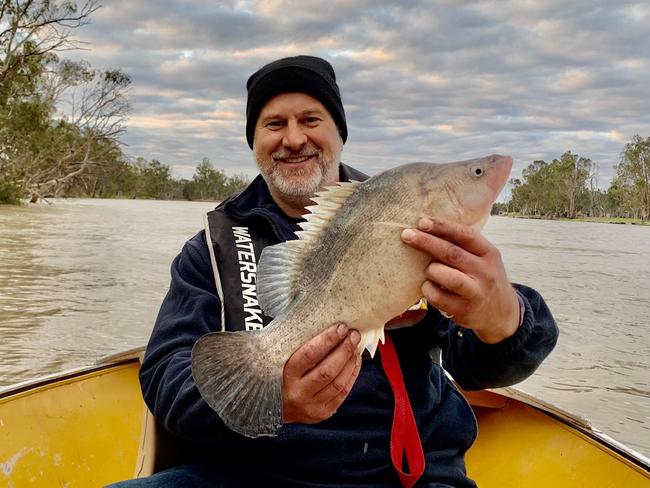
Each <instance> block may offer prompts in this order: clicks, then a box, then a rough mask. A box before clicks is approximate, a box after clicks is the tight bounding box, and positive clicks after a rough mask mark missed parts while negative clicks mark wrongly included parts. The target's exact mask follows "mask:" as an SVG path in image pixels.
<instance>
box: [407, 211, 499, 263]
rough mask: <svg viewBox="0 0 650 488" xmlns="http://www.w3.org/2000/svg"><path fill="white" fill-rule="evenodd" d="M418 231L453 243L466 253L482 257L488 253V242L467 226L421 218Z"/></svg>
mask: <svg viewBox="0 0 650 488" xmlns="http://www.w3.org/2000/svg"><path fill="white" fill-rule="evenodd" d="M418 229H420V230H421V231H424V232H427V233H429V234H433V235H436V236H438V237H440V238H442V239H444V240H446V241H450V242H453V243H455V244H457V245H459V246H460V247H462V248H463V249H465V250H466V251H469V252H470V253H472V254H475V255H477V256H483V255H485V254H487V253H488V252H489V251H490V248H491V244H490V242H489V241H488V240H487V239H486V238H485V237H484V236H482V235H481V233H480V232H478V231H477V230H475V229H473V228H472V227H470V226H468V225H463V224H459V223H457V222H452V221H450V220H445V219H441V218H438V217H432V218H422V219H420V221H419V222H418Z"/></svg>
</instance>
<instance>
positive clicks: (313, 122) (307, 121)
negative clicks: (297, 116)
mask: <svg viewBox="0 0 650 488" xmlns="http://www.w3.org/2000/svg"><path fill="white" fill-rule="evenodd" d="M319 122H320V119H319V118H318V117H306V118H305V124H307V125H316V124H318V123H319Z"/></svg>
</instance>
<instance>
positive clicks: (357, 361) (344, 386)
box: [314, 354, 361, 407]
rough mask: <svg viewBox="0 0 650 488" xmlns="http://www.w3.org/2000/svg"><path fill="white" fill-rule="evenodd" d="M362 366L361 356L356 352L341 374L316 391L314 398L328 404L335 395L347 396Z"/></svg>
mask: <svg viewBox="0 0 650 488" xmlns="http://www.w3.org/2000/svg"><path fill="white" fill-rule="evenodd" d="M360 368H361V356H359V354H354V355H353V356H352V357H350V358H349V359H348V361H347V362H346V363H345V364H344V366H343V368H342V369H341V371H340V372H339V374H338V375H337V376H336V377H335V378H334V379H333V380H332V381H331V382H330V383H329V384H328V385H327V386H325V387H324V388H322V389H321V390H320V391H319V392H318V393H316V395H315V396H314V400H315V401H316V402H318V403H325V404H326V403H329V402H331V401H332V400H333V399H334V398H335V397H338V396H341V395H342V396H343V398H345V397H346V396H347V395H348V393H350V390H351V389H352V386H353V385H354V381H355V380H356V379H357V375H358V374H359V369H360ZM341 401H342V400H341ZM337 407H338V405H337Z"/></svg>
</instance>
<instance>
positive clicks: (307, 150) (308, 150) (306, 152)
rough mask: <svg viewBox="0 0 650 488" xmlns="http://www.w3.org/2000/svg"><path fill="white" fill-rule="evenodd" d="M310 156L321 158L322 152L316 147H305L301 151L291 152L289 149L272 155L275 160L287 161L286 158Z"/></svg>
mask: <svg viewBox="0 0 650 488" xmlns="http://www.w3.org/2000/svg"><path fill="white" fill-rule="evenodd" d="M309 156H320V151H319V150H318V149H316V148H315V147H303V148H302V149H300V151H291V150H288V149H282V150H280V151H275V152H273V153H271V157H272V158H273V159H285V158H299V157H309Z"/></svg>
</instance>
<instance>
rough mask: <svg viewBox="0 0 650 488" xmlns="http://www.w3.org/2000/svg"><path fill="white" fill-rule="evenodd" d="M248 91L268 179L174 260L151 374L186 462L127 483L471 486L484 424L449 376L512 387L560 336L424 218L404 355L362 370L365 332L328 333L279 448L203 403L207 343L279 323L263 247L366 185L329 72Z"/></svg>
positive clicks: (486, 250)
mask: <svg viewBox="0 0 650 488" xmlns="http://www.w3.org/2000/svg"><path fill="white" fill-rule="evenodd" d="M247 88H248V103H247V110H246V117H247V122H246V137H247V141H248V144H249V146H250V147H251V149H253V153H254V156H255V160H256V161H257V165H258V168H259V170H260V176H258V177H257V178H256V179H255V180H254V181H253V182H252V183H251V184H250V185H249V186H248V187H247V188H246V189H245V190H244V191H243V192H242V193H240V194H239V195H235V196H233V197H231V198H229V199H228V200H227V201H225V202H223V203H222V204H221V205H219V206H218V207H217V208H216V209H215V210H214V211H212V212H210V213H209V214H208V216H207V219H206V220H207V226H206V229H205V230H204V231H201V232H199V233H198V234H197V235H196V236H195V237H194V238H192V239H190V240H189V241H188V242H187V243H186V244H185V246H184V248H183V250H182V251H181V253H180V254H179V255H178V257H177V258H176V259H175V260H174V262H173V264H172V270H171V273H172V281H171V286H170V289H169V293H168V294H167V296H166V297H165V300H164V302H163V304H162V306H161V309H160V313H159V315H158V319H157V320H156V324H155V327H154V330H153V333H152V336H151V339H150V342H149V345H148V347H147V352H146V356H145V359H144V362H143V364H142V368H141V372H140V379H141V384H142V390H143V395H144V398H145V401H146V402H147V405H148V406H149V408H150V409H151V411H152V412H153V414H154V415H155V416H156V418H157V419H158V420H159V421H160V422H161V423H162V424H163V425H164V426H165V428H167V429H168V430H169V431H171V432H172V433H174V434H176V435H177V436H178V437H179V443H181V442H182V443H183V444H184V445H185V446H186V452H187V459H185V460H184V464H182V465H181V466H178V467H176V468H172V469H170V470H167V471H164V472H161V473H158V474H156V475H155V476H153V477H150V478H146V479H141V480H133V481H129V482H124V485H123V486H146V487H154V486H160V487H163V486H164V487H172V486H174V487H177V486H192V487H208V486H211V487H248V486H282V487H285V486H286V487H313V488H316V487H368V488H369V487H386V488H388V487H399V486H409V487H410V486H413V485H414V484H417V486H423V487H424V486H426V487H474V486H476V485H475V484H474V482H473V481H472V480H471V479H469V478H468V476H467V474H466V471H465V466H464V455H465V452H466V451H467V449H468V448H469V447H470V446H471V444H472V442H473V441H474V439H475V437H476V423H475V419H474V417H473V414H472V411H471V409H470V407H469V405H468V404H467V402H466V401H465V400H464V399H463V397H462V395H460V393H459V392H458V391H457V390H456V389H455V387H454V386H453V385H452V384H451V383H450V381H449V380H448V379H447V377H446V375H445V373H444V372H443V369H442V367H443V366H444V368H445V369H447V371H449V372H450V373H451V374H452V375H453V376H454V378H455V379H456V381H457V382H458V383H459V384H460V385H461V386H463V387H464V388H467V389H480V388H487V387H497V386H505V385H510V384H513V383H516V382H518V381H521V380H523V379H524V378H526V377H527V376H529V375H530V374H532V372H533V371H534V370H535V369H536V368H537V367H538V366H539V364H540V363H541V362H542V360H543V359H544V358H545V357H546V356H547V355H548V353H549V352H550V351H551V350H552V348H553V347H554V345H555V342H556V340H557V334H558V331H557V327H556V325H555V322H554V320H553V318H552V316H551V314H550V312H549V310H548V308H547V307H546V305H545V303H544V301H543V299H542V298H541V296H540V295H539V294H538V293H537V292H535V291H534V290H532V289H531V288H528V287H525V286H522V285H511V284H510V283H509V282H508V280H507V277H506V272H505V269H504V266H503V262H502V261H501V257H500V254H499V252H498V250H497V249H496V248H495V247H494V246H493V245H492V244H490V243H489V242H488V241H487V240H486V239H485V238H484V237H482V236H481V235H480V234H477V233H475V232H472V230H471V229H469V228H467V227H464V226H462V225H459V224H452V223H450V222H447V221H443V220H434V219H429V218H423V219H422V221H421V222H420V225H419V228H418V229H411V230H407V231H405V232H404V234H403V236H402V238H403V240H404V242H406V243H407V244H409V245H411V246H413V247H415V248H417V249H419V250H421V251H423V252H425V253H428V254H429V255H430V256H431V264H430V265H429V266H428V267H427V270H426V274H427V277H428V279H427V281H425V282H424V283H423V285H422V293H423V295H424V296H425V297H426V299H427V301H428V303H429V307H428V311H426V312H425V311H422V312H421V314H420V315H419V316H418V317H417V319H418V320H417V321H416V322H417V323H413V325H412V326H411V327H404V328H400V329H397V330H393V331H391V332H390V336H391V338H392V340H391V341H389V342H390V343H394V349H388V348H384V349H382V350H381V351H380V354H379V357H377V356H375V358H370V357H365V356H364V357H363V358H362V357H360V356H359V354H358V353H357V345H358V344H359V340H360V337H359V333H358V332H357V331H354V330H349V328H348V327H347V326H346V325H345V324H332V326H331V327H330V328H329V329H327V330H325V331H324V332H322V333H321V334H319V335H317V336H316V337H314V338H313V339H311V340H310V341H309V342H307V343H306V344H304V345H303V346H301V347H300V348H299V349H298V350H297V351H295V352H294V353H293V355H292V356H291V357H290V358H289V360H288V361H287V363H286V365H285V367H284V373H283V386H282V395H283V405H282V412H283V421H284V425H283V427H282V428H281V429H280V432H279V435H278V436H276V437H263V438H256V439H250V438H247V437H243V436H241V435H239V434H237V433H235V432H233V431H231V430H229V429H228V428H227V427H226V426H225V425H224V423H223V422H222V420H221V419H220V418H219V417H218V416H217V414H216V413H215V412H214V411H212V410H211V409H210V407H209V406H208V405H207V404H206V402H205V401H204V400H203V399H202V397H201V395H200V393H199V391H198V389H197V387H196V384H195V381H194V378H193V377H192V373H191V366H190V364H191V351H192V347H193V346H194V344H195V343H196V341H197V340H198V339H200V338H201V337H202V336H204V335H205V334H207V333H210V332H214V331H228V330H229V331H237V330H253V329H258V328H261V327H263V326H265V325H267V324H268V323H269V321H270V318H269V317H266V316H265V315H264V314H263V313H262V311H261V310H260V308H259V304H258V302H257V297H256V289H255V280H256V272H257V262H258V260H259V256H260V253H261V251H262V249H263V248H264V247H265V246H268V245H273V244H276V243H279V242H283V241H286V240H290V239H295V238H296V234H295V232H296V231H297V230H299V227H298V224H299V222H300V221H301V218H300V216H301V215H302V214H304V213H305V212H306V210H305V206H306V205H309V204H310V203H311V202H310V198H311V197H312V196H313V194H314V192H316V191H318V190H319V189H322V188H323V187H325V186H328V185H331V184H333V183H335V182H337V181H346V180H350V179H355V180H362V179H365V178H366V177H365V175H363V174H362V173H360V172H358V171H356V170H354V169H353V168H351V167H349V166H347V165H345V164H343V163H341V162H340V160H341V151H342V148H343V144H344V143H345V141H346V139H347V124H346V119H345V112H344V109H343V104H342V102H341V96H340V93H339V88H338V85H337V83H336V77H335V74H334V70H333V68H332V66H331V65H330V64H329V63H328V62H327V61H325V60H323V59H321V58H316V57H312V56H297V57H291V58H284V59H280V60H277V61H274V62H272V63H270V64H268V65H266V66H264V67H262V68H261V69H260V70H259V71H257V72H256V73H254V74H253V75H252V76H251V77H250V79H249V80H248V84H247ZM386 297H387V299H390V289H387V290H386ZM438 310H445V311H446V312H447V313H445V314H442V313H440V312H439V311H438ZM391 347H392V346H391ZM441 356H442V362H441V361H440V357H441ZM242 367H245V365H242ZM402 383H403V385H404V386H403V387H402V390H400V388H394V387H395V385H399V384H402ZM404 387H405V390H404ZM396 405H399V406H400V409H402V410H401V411H402V412H403V411H404V410H403V409H404V408H407V411H409V412H412V414H411V415H412V418H413V419H414V423H413V425H411V431H410V435H405V433H404V432H400V431H399V429H392V426H393V421H394V418H395V415H396V414H395V408H396V407H395V406H396ZM395 446H402V449H401V450H397V451H395ZM403 455H405V459H406V462H405V463H403V462H402V461H403V459H404V458H403V457H402V456H403ZM120 486H122V485H121V484H120Z"/></svg>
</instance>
